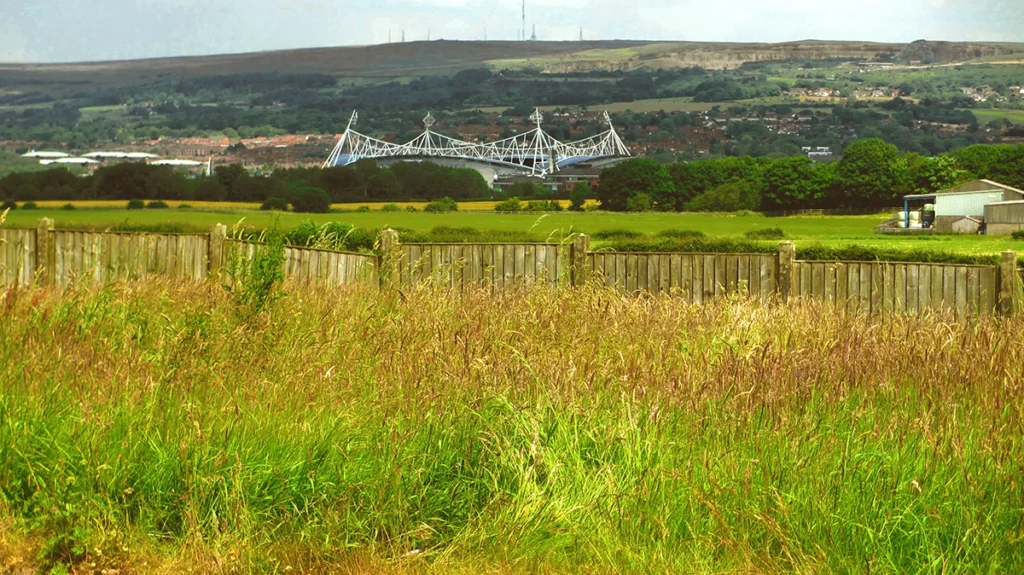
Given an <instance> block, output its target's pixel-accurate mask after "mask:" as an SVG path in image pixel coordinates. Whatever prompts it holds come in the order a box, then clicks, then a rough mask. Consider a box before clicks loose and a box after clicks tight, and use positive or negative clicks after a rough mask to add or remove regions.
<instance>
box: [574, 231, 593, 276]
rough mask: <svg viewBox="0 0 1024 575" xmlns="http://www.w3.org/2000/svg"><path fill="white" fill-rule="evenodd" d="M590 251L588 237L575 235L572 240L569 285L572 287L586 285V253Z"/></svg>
mask: <svg viewBox="0 0 1024 575" xmlns="http://www.w3.org/2000/svg"><path fill="white" fill-rule="evenodd" d="M589 251H590V236H588V235H586V234H575V235H574V236H573V238H572V255H571V257H570V260H571V269H570V273H571V274H572V277H571V278H570V279H571V283H572V285H574V286H582V285H584V284H586V283H587V279H588V277H587V276H588V275H590V274H588V273H587V272H588V271H589V270H587V252H589Z"/></svg>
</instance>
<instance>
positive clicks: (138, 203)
mask: <svg viewBox="0 0 1024 575" xmlns="http://www.w3.org/2000/svg"><path fill="white" fill-rule="evenodd" d="M145 207H146V202H144V201H142V200H137V199H136V200H128V205H127V206H125V209H129V210H141V209H144V208H145Z"/></svg>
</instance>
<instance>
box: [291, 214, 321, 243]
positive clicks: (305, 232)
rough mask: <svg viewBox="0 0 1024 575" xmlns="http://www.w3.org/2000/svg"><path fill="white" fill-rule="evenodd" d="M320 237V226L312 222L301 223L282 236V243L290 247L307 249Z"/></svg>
mask: <svg viewBox="0 0 1024 575" xmlns="http://www.w3.org/2000/svg"><path fill="white" fill-rule="evenodd" d="M319 235H320V226H318V225H316V222H314V221H313V220H305V221H301V222H299V223H297V224H295V225H294V226H292V228H291V229H290V230H288V231H287V232H285V234H284V243H286V244H288V245H290V246H303V247H308V246H311V245H313V243H314V242H315V241H316V238H317V236H319Z"/></svg>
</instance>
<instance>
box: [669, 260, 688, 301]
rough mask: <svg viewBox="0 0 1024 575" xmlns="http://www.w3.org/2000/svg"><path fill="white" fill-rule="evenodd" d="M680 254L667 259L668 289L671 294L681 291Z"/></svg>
mask: <svg viewBox="0 0 1024 575" xmlns="http://www.w3.org/2000/svg"><path fill="white" fill-rule="evenodd" d="M684 257H685V256H682V255H680V254H672V255H670V256H669V257H668V262H669V264H668V265H669V273H668V289H669V291H671V292H681V290H682V289H683V258H684Z"/></svg>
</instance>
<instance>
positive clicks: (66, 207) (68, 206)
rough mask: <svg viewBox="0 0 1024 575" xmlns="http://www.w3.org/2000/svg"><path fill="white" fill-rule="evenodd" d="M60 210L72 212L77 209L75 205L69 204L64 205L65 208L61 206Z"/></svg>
mask: <svg viewBox="0 0 1024 575" xmlns="http://www.w3.org/2000/svg"><path fill="white" fill-rule="evenodd" d="M60 209H62V210H65V211H71V210H73V209H75V204H72V203H67V204H64V205H63V206H61V207H60Z"/></svg>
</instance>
